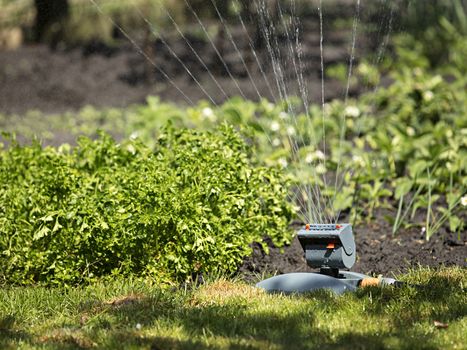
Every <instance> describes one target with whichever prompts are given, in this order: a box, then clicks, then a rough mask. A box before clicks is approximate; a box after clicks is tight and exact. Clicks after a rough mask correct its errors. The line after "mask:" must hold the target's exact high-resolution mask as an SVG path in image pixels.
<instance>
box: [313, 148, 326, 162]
mask: <svg viewBox="0 0 467 350" xmlns="http://www.w3.org/2000/svg"><path fill="white" fill-rule="evenodd" d="M315 158H316V159H320V160H324V159H326V155H325V154H324V153H323V152H322V151H320V150H317V151H316V152H315Z"/></svg>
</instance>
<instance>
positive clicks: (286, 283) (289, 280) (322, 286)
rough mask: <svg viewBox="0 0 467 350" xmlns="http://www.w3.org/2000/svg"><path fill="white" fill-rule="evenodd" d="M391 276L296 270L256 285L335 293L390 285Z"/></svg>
mask: <svg viewBox="0 0 467 350" xmlns="http://www.w3.org/2000/svg"><path fill="white" fill-rule="evenodd" d="M395 282H396V281H395V280H394V279H392V278H380V279H377V278H372V277H370V276H367V275H363V274H361V273H357V272H350V271H339V277H332V276H329V275H326V274H321V273H309V272H297V273H287V274H284V275H278V276H274V277H271V278H268V279H266V280H264V281H261V282H259V283H258V284H256V287H258V288H261V289H264V290H266V291H267V292H268V293H284V294H293V293H299V294H301V293H309V292H314V291H317V290H330V291H332V292H334V293H336V294H342V293H345V292H355V291H356V290H357V289H358V288H359V287H360V286H369V285H392V284H394V283H395Z"/></svg>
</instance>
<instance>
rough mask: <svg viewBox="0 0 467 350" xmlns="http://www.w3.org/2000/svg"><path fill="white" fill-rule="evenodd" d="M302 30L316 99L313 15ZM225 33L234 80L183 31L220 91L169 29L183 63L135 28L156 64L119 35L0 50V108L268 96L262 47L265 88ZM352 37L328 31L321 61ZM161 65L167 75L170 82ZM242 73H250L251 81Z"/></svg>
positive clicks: (222, 39)
mask: <svg viewBox="0 0 467 350" xmlns="http://www.w3.org/2000/svg"><path fill="white" fill-rule="evenodd" d="M302 32H303V33H304V34H303V38H302V45H303V54H302V60H303V64H302V68H303V74H304V80H305V81H306V82H307V84H308V91H309V92H310V101H312V102H319V101H320V99H321V72H320V50H319V28H318V27H317V23H316V21H315V20H312V19H310V21H308V22H305V23H303V28H302ZM231 33H232V35H233V37H234V40H235V43H236V45H237V47H238V50H239V51H240V52H241V54H242V56H243V58H244V60H245V62H246V67H247V68H248V69H247V68H245V65H244V64H243V62H242V61H241V59H240V56H239V55H238V52H237V51H236V49H235V47H234V46H233V45H232V43H231V41H230V38H229V37H228V35H226V34H225V33H224V34H222V32H221V34H218V35H217V36H216V37H215V38H213V41H214V42H215V45H216V47H217V49H218V50H219V51H220V53H221V55H222V58H223V60H224V61H225V65H226V66H227V67H228V70H229V71H230V73H231V74H232V76H233V77H234V79H232V78H231V77H230V76H229V74H228V71H227V69H226V68H225V67H224V65H223V64H222V63H220V60H219V57H218V56H217V54H216V52H215V50H214V48H213V47H212V45H211V43H210V42H209V41H208V40H204V41H203V40H201V39H199V38H196V37H193V36H190V35H189V34H186V39H187V40H188V42H189V44H190V45H191V46H192V47H193V48H194V50H195V51H196V52H197V53H198V54H199V56H200V58H201V59H202V61H203V62H204V63H205V65H206V67H207V68H208V69H209V71H210V72H211V73H212V76H214V78H215V80H216V81H217V82H218V85H219V86H220V87H221V88H222V89H220V88H219V86H218V85H217V84H216V82H215V81H214V80H213V79H212V77H211V75H210V74H209V73H208V72H207V70H206V69H205V67H204V66H203V65H202V64H201V63H200V62H199V61H198V60H197V59H196V57H195V55H194V54H193V51H192V50H191V48H190V46H189V45H188V44H187V42H186V41H185V40H184V39H183V38H180V37H179V36H175V35H174V34H173V33H170V34H167V35H165V37H164V39H165V41H166V42H167V43H168V46H169V47H170V49H171V50H172V52H175V53H176V54H177V56H178V57H179V59H180V61H182V62H183V65H185V66H186V68H185V67H184V66H183V65H182V64H181V63H180V61H178V60H177V59H176V58H174V56H173V54H172V53H171V51H170V50H169V49H168V47H167V46H166V45H165V44H164V42H162V41H161V40H160V39H159V40H157V41H155V42H151V41H148V40H145V38H144V35H138V34H135V35H134V38H133V39H134V40H135V42H136V43H137V45H138V47H139V48H140V49H141V50H142V51H144V53H145V55H146V56H147V57H149V59H150V60H152V61H153V62H155V64H156V66H157V68H156V67H154V66H153V65H152V64H151V63H150V62H149V61H148V60H147V59H146V58H145V57H143V55H141V54H140V53H138V50H137V48H136V47H135V46H134V45H132V44H130V43H129V42H127V41H124V40H123V39H122V40H121V41H120V44H116V45H115V46H108V45H106V44H104V43H102V42H99V41H92V42H90V43H88V44H86V45H84V46H82V47H75V48H67V49H65V48H62V49H56V50H50V49H49V48H48V47H47V46H45V45H29V46H28V45H26V46H23V47H21V48H19V49H18V50H16V51H7V52H5V51H3V52H2V51H0V113H5V114H22V113H25V112H26V111H29V110H31V109H34V110H40V111H42V112H45V113H62V112H66V111H75V110H78V109H80V108H82V107H83V106H86V105H93V106H96V107H98V108H99V107H126V106H128V105H130V104H133V103H142V102H144V101H145V99H146V97H147V96H148V95H157V96H160V97H161V99H162V100H165V101H174V102H177V103H183V104H186V105H189V104H190V102H189V101H187V99H186V98H185V97H184V96H183V95H182V94H181V93H180V91H179V90H178V89H180V90H181V91H183V93H184V94H185V95H186V96H187V97H188V98H189V99H190V100H192V101H194V102H196V101H198V100H200V99H205V100H208V97H207V95H206V94H205V93H204V92H203V91H202V89H201V88H200V87H199V85H201V86H202V87H203V89H205V91H206V92H207V94H208V95H209V96H210V97H211V98H212V100H213V101H214V102H215V103H216V104H217V103H221V102H223V101H225V100H226V95H227V97H231V96H240V95H241V93H242V94H243V95H244V96H245V97H246V98H248V99H251V100H258V99H259V96H258V93H257V92H256V88H257V89H258V90H259V92H260V95H261V96H264V97H265V98H268V99H270V100H273V96H279V94H278V92H277V87H276V80H275V78H274V70H273V68H272V66H271V64H270V62H271V59H270V56H269V54H268V52H267V49H266V47H264V45H263V47H262V48H261V47H259V48H258V49H257V55H258V60H259V61H260V62H261V65H262V67H261V68H262V69H263V71H265V73H266V77H267V80H268V82H269V86H268V83H267V82H266V80H265V79H264V78H263V76H262V74H261V70H260V68H259V67H258V64H257V62H256V59H255V58H254V56H253V55H252V54H251V49H250V46H249V40H248V37H247V36H246V35H245V32H244V30H243V28H242V27H241V26H237V27H232V28H231ZM251 35H253V34H251ZM140 37H142V38H140ZM351 37H352V35H351V32H349V31H348V30H343V29H336V30H334V29H332V28H330V29H329V30H327V32H326V40H325V47H324V59H325V63H326V67H330V66H331V65H334V64H337V63H343V64H347V63H348V60H349V50H350V46H351V45H350V41H351ZM279 39H280V40H282V41H281V42H280V45H282V46H281V55H282V62H283V66H284V76H285V79H286V80H288V82H289V84H288V86H287V90H288V94H289V95H294V94H296V95H298V83H297V77H296V75H295V70H294V67H293V64H291V59H290V57H289V46H288V45H287V44H286V41H285V38H284V37H279ZM357 44H358V45H357V46H358V47H357V61H358V57H361V56H363V55H364V54H365V53H367V52H368V51H371V50H373V47H371V46H372V44H371V42H370V41H369V40H368V39H367V38H366V37H364V36H363V35H362V36H361V37H359V40H358V41H357ZM297 64H298V62H297ZM187 70H189V71H190V73H191V74H192V75H193V77H194V78H192V77H191V76H190V74H188V73H187ZM162 71H163V72H164V73H165V74H166V75H167V76H168V77H170V79H171V80H172V81H169V80H168V79H167V78H166V76H164V74H163V73H161V72H162ZM248 73H250V74H251V79H250V78H249V76H248ZM195 79H196V80H197V81H198V82H199V85H198V83H197V82H196V81H195ZM237 84H238V87H239V88H240V90H241V93H240V90H239V89H238V87H237ZM255 85H256V88H255ZM344 85H345V84H344V83H342V82H340V81H337V80H335V79H326V82H325V86H326V99H327V100H330V99H333V98H341V97H342V96H343V90H344ZM269 87H271V88H269ZM177 88H178V89H177ZM222 90H224V92H225V94H224V92H222ZM366 90H368V89H367V88H366V87H365V86H352V87H351V90H350V95H351V96H352V95H358V94H359V93H361V92H364V91H366ZM271 91H272V94H271Z"/></svg>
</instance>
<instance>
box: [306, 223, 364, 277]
mask: <svg viewBox="0 0 467 350" xmlns="http://www.w3.org/2000/svg"><path fill="white" fill-rule="evenodd" d="M298 240H299V241H300V244H301V245H302V248H303V250H304V251H305V258H306V262H307V264H308V266H310V267H313V268H319V269H321V272H322V273H325V274H329V275H336V274H338V272H339V269H350V268H351V267H352V266H353V265H354V264H355V259H356V254H355V240H354V236H353V233H352V225H350V224H307V225H306V226H305V228H303V229H301V230H300V231H298Z"/></svg>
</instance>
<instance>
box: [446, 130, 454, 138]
mask: <svg viewBox="0 0 467 350" xmlns="http://www.w3.org/2000/svg"><path fill="white" fill-rule="evenodd" d="M453 136H454V133H453V132H452V130H451V129H448V130H447V131H446V137H447V138H448V139H450V138H452V137H453Z"/></svg>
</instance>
